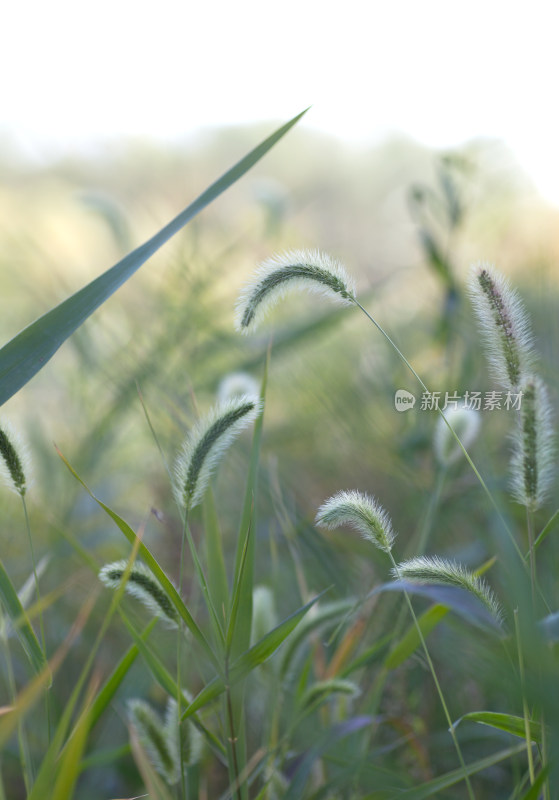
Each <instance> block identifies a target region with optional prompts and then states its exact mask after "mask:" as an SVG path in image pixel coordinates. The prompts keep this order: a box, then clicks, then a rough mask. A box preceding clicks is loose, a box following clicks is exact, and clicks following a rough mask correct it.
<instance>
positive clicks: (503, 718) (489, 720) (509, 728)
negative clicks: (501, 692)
mask: <svg viewBox="0 0 559 800" xmlns="http://www.w3.org/2000/svg"><path fill="white" fill-rule="evenodd" d="M465 720H469V721H470V722H479V723H480V724H481V725H488V726H489V727H490V728H496V729H497V730H499V731H506V732H507V733H512V735H513V736H518V737H519V738H520V739H524V738H525V737H526V727H525V722H524V717H517V716H515V715H514V714H502V713H499V712H496V711H471V712H470V713H469V714H464V716H463V717H460V719H458V720H456V722H455V723H454V725H453V726H452V727H453V728H456V726H457V725H459V724H460V723H461V722H464V721H465ZM530 736H531V738H532V741H534V742H536V744H541V738H542V727H541V724H540V723H539V722H535V721H534V720H531V721H530Z"/></svg>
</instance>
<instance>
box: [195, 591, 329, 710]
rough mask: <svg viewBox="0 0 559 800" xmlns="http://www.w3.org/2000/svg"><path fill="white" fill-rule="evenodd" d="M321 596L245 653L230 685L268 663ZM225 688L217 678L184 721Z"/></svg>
mask: <svg viewBox="0 0 559 800" xmlns="http://www.w3.org/2000/svg"><path fill="white" fill-rule="evenodd" d="M321 596H322V595H318V597H315V598H314V600H311V601H310V603H307V604H306V605H304V606H302V608H300V609H299V610H298V611H295V613H293V614H291V615H290V616H289V617H287V619H284V621H283V622H281V623H280V624H279V625H278V626H277V627H276V628H274V629H273V630H272V631H270V632H269V633H267V634H266V636H263V637H262V639H260V641H259V642H257V643H256V644H255V645H254V646H253V647H251V648H250V649H249V650H247V651H246V652H245V653H243V654H242V655H241V656H240V657H239V658H238V659H237V660H236V661H235V663H234V664H232V666H231V668H230V669H229V673H228V676H227V677H228V682H229V685H230V686H233V684H235V683H237V681H240V680H242V679H243V678H244V677H245V675H248V674H249V673H250V672H252V670H253V669H255V668H256V667H258V666H259V665H260V664H262V663H263V662H264V661H266V659H268V658H270V656H271V655H273V654H274V653H275V652H276V650H277V649H278V647H279V646H280V645H281V644H283V642H284V641H285V640H286V639H287V637H288V636H289V634H290V633H291V632H292V631H293V630H294V629H295V628H296V627H297V625H298V624H299V622H300V621H301V620H302V619H303V617H304V616H305V614H306V613H307V611H308V610H309V609H310V608H311V606H313V605H314V604H315V603H316V602H317V600H318V599H319V598H320V597H321ZM225 688H226V687H225V683H224V681H223V679H222V678H221V677H219V676H216V677H215V678H214V679H213V680H212V681H210V683H208V684H207V685H206V686H205V687H204V688H203V689H202V691H201V692H200V693H199V694H198V695H197V696H196V697H195V698H194V700H193V701H192V703H191V704H190V705H189V706H188V708H187V709H186V711H185V712H184V713H183V715H182V719H187V718H188V717H190V716H191V715H192V714H194V712H195V711H198V710H199V709H200V708H202V707H203V706H205V705H207V704H208V703H210V702H211V701H212V700H214V699H215V698H216V697H219V695H220V694H221V693H222V692H223V691H225Z"/></svg>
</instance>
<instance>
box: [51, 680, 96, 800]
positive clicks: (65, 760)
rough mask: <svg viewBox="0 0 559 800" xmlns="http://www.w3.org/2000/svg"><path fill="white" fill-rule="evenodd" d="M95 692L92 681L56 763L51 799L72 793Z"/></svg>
mask: <svg viewBox="0 0 559 800" xmlns="http://www.w3.org/2000/svg"><path fill="white" fill-rule="evenodd" d="M94 694H95V686H94V683H92V685H91V686H90V687H89V690H88V693H87V697H86V698H85V702H84V706H83V711H82V713H81V715H80V718H79V720H78V722H77V723H76V725H75V727H74V730H73V731H72V736H71V737H70V740H69V742H68V744H67V747H66V749H65V750H64V752H63V753H62V754H61V755H60V758H59V759H58V763H57V768H58V772H57V776H56V782H55V784H54V789H53V792H52V795H51V797H52V800H66V798H68V797H72V796H73V794H74V788H75V785H76V782H77V780H78V777H79V774H80V762H81V757H82V754H83V752H84V750H85V746H86V744H87V739H88V736H89V731H90V730H91V703H92V701H93V695H94Z"/></svg>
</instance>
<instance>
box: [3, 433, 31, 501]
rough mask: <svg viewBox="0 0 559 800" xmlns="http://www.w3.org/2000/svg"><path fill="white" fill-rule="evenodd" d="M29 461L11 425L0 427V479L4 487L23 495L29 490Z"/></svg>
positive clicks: (25, 450)
mask: <svg viewBox="0 0 559 800" xmlns="http://www.w3.org/2000/svg"><path fill="white" fill-rule="evenodd" d="M29 474H30V460H29V455H28V452H27V448H26V447H25V445H24V444H23V442H22V440H21V438H20V436H19V435H18V434H17V433H16V432H15V430H14V429H13V428H12V426H11V425H9V424H8V423H6V422H3V423H2V425H1V426H0V478H1V479H2V481H3V482H4V483H5V484H6V486H7V487H8V488H9V489H11V490H12V492H16V494H19V495H21V496H22V497H23V496H24V495H25V493H26V491H27V489H28V488H29Z"/></svg>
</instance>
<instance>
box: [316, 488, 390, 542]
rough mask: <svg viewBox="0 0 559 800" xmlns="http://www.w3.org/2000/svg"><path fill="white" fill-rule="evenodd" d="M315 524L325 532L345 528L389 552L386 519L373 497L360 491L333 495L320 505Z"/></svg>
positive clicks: (386, 516)
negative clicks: (357, 532) (354, 531)
mask: <svg viewBox="0 0 559 800" xmlns="http://www.w3.org/2000/svg"><path fill="white" fill-rule="evenodd" d="M315 522H316V524H317V525H321V526H322V527H324V528H328V529H329V530H333V529H334V528H338V527H339V526H340V525H349V526H350V527H352V528H355V529H356V530H358V531H359V532H360V533H361V534H362V535H363V537H364V538H365V539H367V540H368V541H369V542H372V544H374V545H376V546H377V547H379V548H380V549H381V550H384V552H385V553H389V552H390V551H391V549H392V543H393V542H394V538H395V533H394V531H393V530H392V523H391V521H390V517H389V516H388V514H387V513H386V511H385V510H384V509H383V508H382V506H380V505H379V504H378V503H377V502H376V500H375V499H374V498H372V497H370V496H369V495H366V494H362V493H361V492H356V491H349V492H338V493H337V494H335V495H333V496H332V497H331V498H330V499H329V500H327V501H326V502H325V503H324V504H323V505H322V506H320V508H319V509H318V513H317V515H316V520H315Z"/></svg>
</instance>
